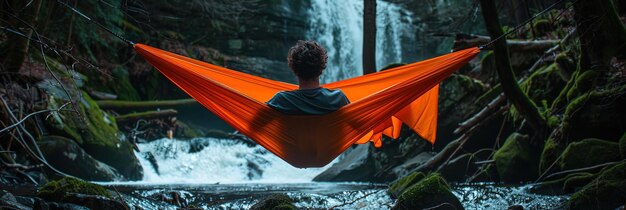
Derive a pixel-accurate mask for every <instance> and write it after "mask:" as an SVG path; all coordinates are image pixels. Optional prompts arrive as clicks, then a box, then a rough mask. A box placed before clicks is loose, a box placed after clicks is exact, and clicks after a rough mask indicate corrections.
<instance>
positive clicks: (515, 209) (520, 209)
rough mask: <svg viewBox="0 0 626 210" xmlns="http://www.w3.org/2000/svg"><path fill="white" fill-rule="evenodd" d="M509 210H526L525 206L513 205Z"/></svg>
mask: <svg viewBox="0 0 626 210" xmlns="http://www.w3.org/2000/svg"><path fill="white" fill-rule="evenodd" d="M507 209H508V210H524V207H523V206H520V205H511V206H509V208H507Z"/></svg>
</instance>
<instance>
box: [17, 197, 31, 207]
mask: <svg viewBox="0 0 626 210" xmlns="http://www.w3.org/2000/svg"><path fill="white" fill-rule="evenodd" d="M15 200H16V201H17V202H18V203H20V204H22V205H24V206H27V207H28V208H33V205H34V204H35V199H34V198H30V197H24V196H15Z"/></svg>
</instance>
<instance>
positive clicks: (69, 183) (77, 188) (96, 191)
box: [37, 177, 111, 201]
mask: <svg viewBox="0 0 626 210" xmlns="http://www.w3.org/2000/svg"><path fill="white" fill-rule="evenodd" d="M72 193H78V194H86V195H99V196H104V197H107V198H110V197H111V193H110V192H109V191H108V190H107V189H106V188H104V187H102V186H100V185H97V184H93V183H89V182H86V181H83V180H80V179H76V178H72V177H64V178H62V179H59V180H53V181H50V182H48V183H47V184H46V185H44V186H43V187H41V188H40V189H39V192H38V193H37V196H39V197H42V198H44V199H46V200H51V201H62V200H63V199H64V198H65V197H66V196H68V195H69V194H72Z"/></svg>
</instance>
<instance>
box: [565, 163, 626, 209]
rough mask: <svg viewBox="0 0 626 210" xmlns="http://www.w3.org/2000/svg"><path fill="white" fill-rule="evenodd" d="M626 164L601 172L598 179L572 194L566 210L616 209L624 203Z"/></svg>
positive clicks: (625, 198) (625, 194)
mask: <svg viewBox="0 0 626 210" xmlns="http://www.w3.org/2000/svg"><path fill="white" fill-rule="evenodd" d="M624 189H626V162H622V163H620V164H617V165H615V166H613V167H610V168H608V169H605V170H603V171H602V172H601V173H600V176H598V178H596V179H594V180H593V181H591V183H589V184H587V185H585V186H584V187H583V188H582V189H581V190H580V191H578V192H576V193H574V195H572V197H571V198H570V200H569V201H568V202H567V204H566V205H567V206H566V208H567V209H573V210H577V209H585V210H587V209H616V208H618V207H619V206H621V205H624V202H625V201H626V191H625V190H624Z"/></svg>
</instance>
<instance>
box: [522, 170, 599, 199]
mask: <svg viewBox="0 0 626 210" xmlns="http://www.w3.org/2000/svg"><path fill="white" fill-rule="evenodd" d="M597 176H598V175H597V174H593V173H587V172H578V173H572V174H568V175H567V176H565V177H563V178H560V179H556V180H550V181H544V182H542V183H540V184H538V185H535V186H533V187H532V188H531V192H533V193H539V194H547V195H560V194H564V193H573V192H575V191H577V190H579V189H580V188H581V187H583V186H585V185H586V184H588V183H589V182H591V181H592V180H593V179H595V178H596V177H597Z"/></svg>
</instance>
